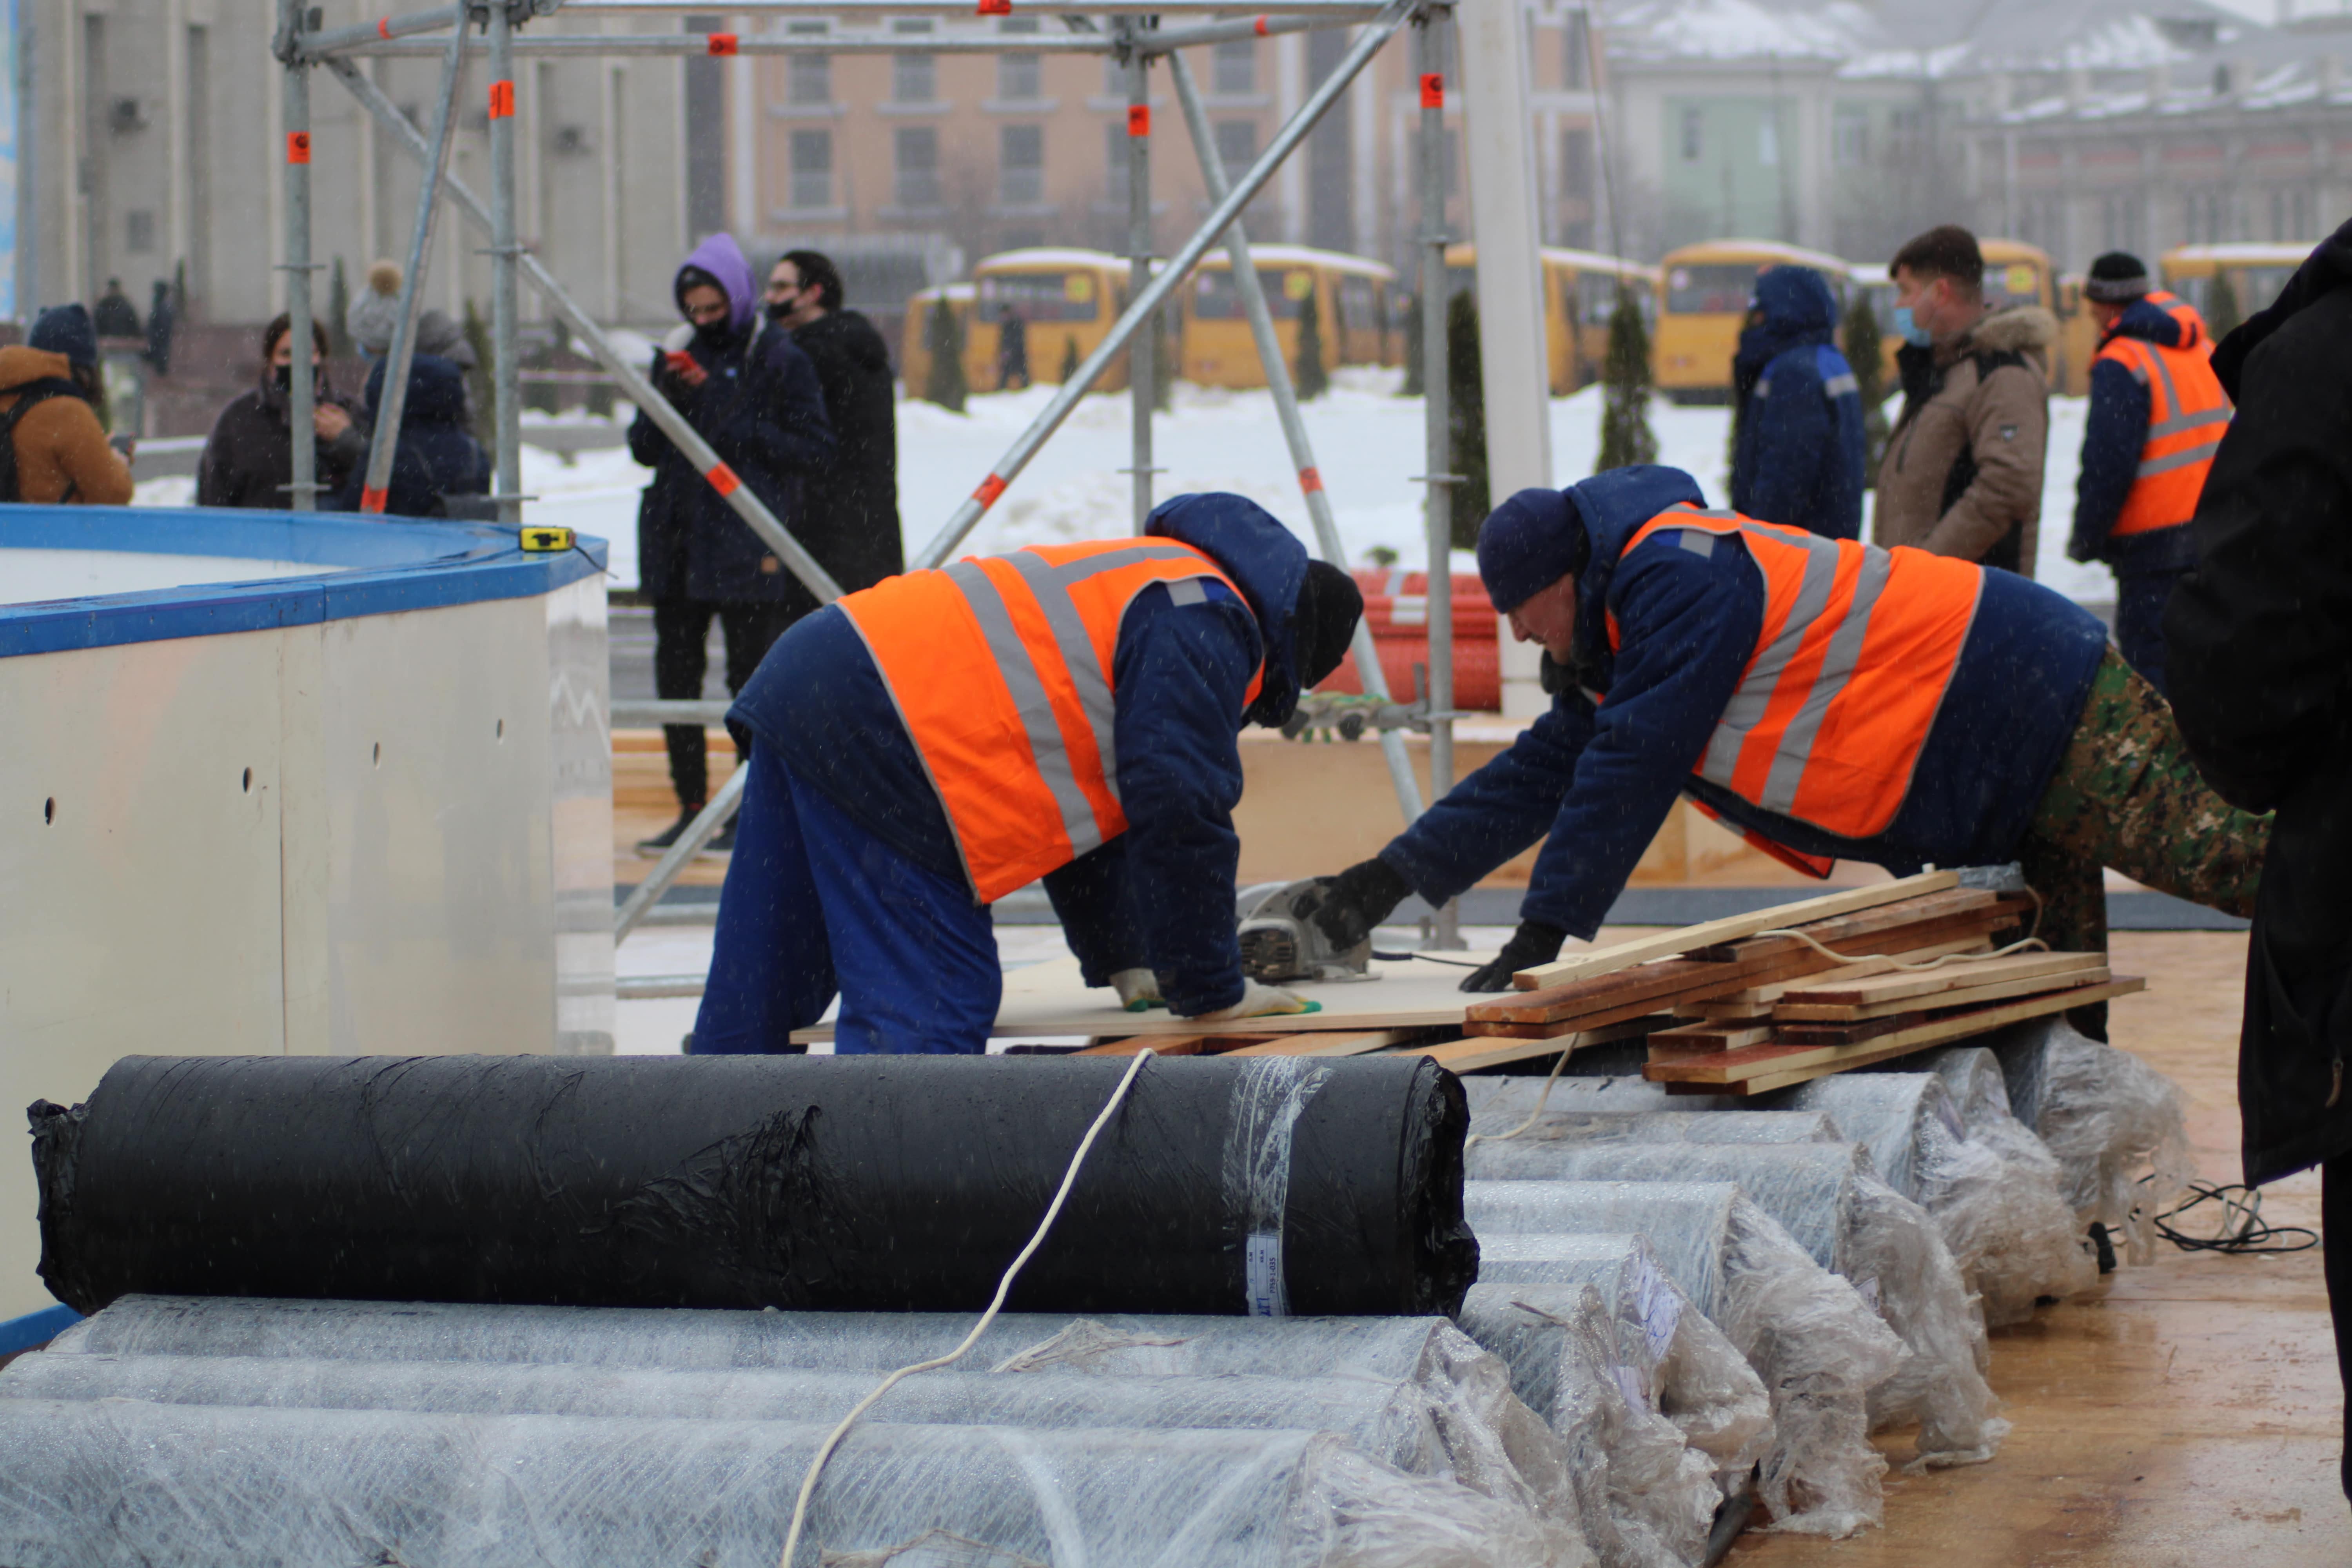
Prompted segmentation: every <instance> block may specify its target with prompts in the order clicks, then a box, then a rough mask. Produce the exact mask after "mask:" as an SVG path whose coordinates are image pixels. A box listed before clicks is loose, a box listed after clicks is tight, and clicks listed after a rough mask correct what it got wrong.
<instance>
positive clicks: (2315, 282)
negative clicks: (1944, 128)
mask: <svg viewBox="0 0 2352 1568" xmlns="http://www.w3.org/2000/svg"><path fill="white" fill-rule="evenodd" d="M2213 374H2214V375H2215V377H2216V378H2217V379H2218V380H2219V381H2220V383H2221V390H2222V391H2223V392H2224V393H2226V394H2228V395H2229V396H2230V397H2231V400H2232V401H2233V402H2235V403H2236V405H2237V407H2238V417H2237V418H2236V419H2234V420H2233V421H2231V425H2230V429H2229V433H2228V434H2227V435H2225V436H2223V437H2221V450H2220V451H2219V452H2217V453H2215V454H2214V457H2213V471H2212V472H2211V473H2210V475H2208V476H2207V478H2206V480H2205V489H2204V493H2203V494H2202V496H2201V497H2200V499H2199V500H2198V503H2197V517H2196V521H2193V522H2192V523H2190V524H2189V527H2190V529H2191V530H2192V531H2194V533H2195V535H2196V563H2195V564H2194V565H2193V566H2191V567H2190V568H2189V572H2188V573H2187V574H2185V575H2184V576H2182V578H2181V579H2180V582H2179V586H2177V587H2176V588H2175V589H2174V590H2173V593H2172V600H2171V603H2170V605H2168V607H2167V608H2166V610H2165V613H2164V640H2165V644H2166V646H2167V647H2168V650H2169V655H2170V658H2171V677H2172V701H2173V712H2174V714H2175V715H2176V717H2177V718H2178V720H2179V724H2180V731H2181V733H2182V735H2184V736H2185V737H2186V738H2187V740H2188V742H2189V750H2190V752H2191V753H2192V754H2193V755H2194V756H2195V757H2196V759H2197V763H2198V766H2199V767H2200V768H2201V769H2202V770H2203V772H2204V774H2205V778H2206V781H2207V782H2208V783H2209V784H2211V785H2212V786H2213V788H2214V789H2215V790H2216V791H2217V792H2218V793H2220V794H2221V796H2222V797H2223V798H2224V799H2226V800H2228V801H2229V802H2231V804H2232V805H2237V806H2240V807H2242V808H2243V809H2245V810H2247V811H2267V812H2271V813H2273V816H2272V818H2271V825H2270V842H2269V846H2268V852H2267V854H2266V855H2265V857H2264V858H2263V868H2262V882H2261V885H2260V887H2259V888H2258V889H2256V891H2255V894H2254V929H2253V931H2252V936H2251V938H2250V940H2249V945H2248V947H2247V950H2246V1002H2245V1016H2244V1022H2243V1025H2242V1029H2241V1032H2240V1035H2239V1045H2238V1052H2239V1055H2238V1107H2239V1114H2240V1116H2241V1117H2242V1122H2243V1125H2242V1148H2243V1151H2244V1161H2245V1171H2244V1176H2245V1181H2246V1184H2247V1185H2249V1186H2253V1185H2257V1184H2262V1183H2264V1182H2272V1181H2276V1180H2277V1179H2278V1178H2280V1177H2281V1176H2285V1175H2290V1174H2292V1173H2294V1172H2297V1171H2302V1170H2305V1169H2308V1168H2309V1167H2310V1166H2313V1165H2317V1166H2318V1167H2319V1180H2320V1226H2319V1228H2320V1234H2321V1237H2322V1242H2323V1245H2324V1246H2325V1247H2326V1279H2327V1300H2328V1307H2329V1310H2330V1311H2331V1312H2332V1313H2333V1314H2334V1316H2335V1320H2336V1369H2337V1373H2338V1375H2339V1376H2340V1377H2341V1378H2342V1380H2343V1383H2344V1385H2345V1387H2346V1388H2347V1390H2352V1084H2347V1082H2346V1081H2345V1079H2346V1077H2347V1072H2346V1065H2345V1064H2346V1062H2347V1060H2348V1059H2352V897H2347V892H2346V889H2347V888H2352V679H2347V672H2352V440H2347V438H2346V432H2347V431H2352V224H2346V225H2345V226H2343V227H2342V228H2339V229H2337V230H2336V233H2335V235H2334V236H2333V237H2330V238H2329V239H2327V240H2326V241H2325V242H2324V243H2322V244H2321V246H2320V247H2319V248H2318V249H2316V250H2315V251H2314V252H2313V253H2312V255H2311V257H2310V258H2309V259H2308V260H2306V261H2305V263H2304V264H2303V267H2302V268H2301V269H2300V270H2298V271H2297V272H2296V273H2295V275H2294V278H2292V279H2289V280H2288V282H2287V285H2286V287H2285V288H2284V289H2282V290H2281V291H2280V293H2279V297H2278V300H2277V301H2276V302H2275V303H2273V305H2271V307H2270V308H2269V309H2268V310H2262V311H2259V312H2257V313H2256V314H2255V315H2254V316H2253V317H2252V319H2251V320H2250V321H2247V322H2246V324H2245V325H2243V326H2242V327H2240V328H2239V329H2238V330H2237V331H2233V332H2231V334H2230V335H2229V336H2228V337H2226V338H2224V339H2222V340H2221V343H2220V345H2219V346H2217V347H2216V348H2215V350H2214V352H2213ZM2341 1480H2342V1484H2343V1487H2344V1490H2345V1492H2346V1494H2347V1496H2352V1405H2347V1455H2346V1458H2345V1460H2344V1462H2343V1465H2342V1468H2341Z"/></svg>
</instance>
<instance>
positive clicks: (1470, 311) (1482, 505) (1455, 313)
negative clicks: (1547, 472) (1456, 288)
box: [1445, 289, 1493, 550]
mask: <svg viewBox="0 0 2352 1568" xmlns="http://www.w3.org/2000/svg"><path fill="white" fill-rule="evenodd" d="M1482 375H1483V373H1482V370H1481V367H1480V355H1479V353H1478V297H1477V295H1475V293H1473V292H1471V291H1470V290H1469V289H1464V290H1463V291H1462V292H1461V293H1459V294H1456V295H1454V298H1453V300H1451V301H1450V302H1449V303H1448V304H1447V305H1446V307H1445V396H1446V411H1447V413H1448V414H1449V415H1450V416H1451V417H1450V418H1449V419H1448V421H1447V428H1448V429H1449V430H1450V432H1451V433H1452V436H1453V446H1454V456H1453V459H1452V461H1453V471H1454V473H1456V474H1459V475H1461V476H1462V477H1461V479H1460V481H1459V482H1458V483H1455V484H1452V485H1449V486H1447V487H1446V493H1447V494H1448V495H1449V496H1451V497H1452V498H1453V502H1454V506H1453V513H1454V548H1456V549H1458V550H1468V549H1471V548H1472V547H1474V546H1475V545H1476V544H1477V542H1478V525H1479V524H1480V523H1482V522H1484V521H1486V513H1487V512H1488V511H1490V510H1493V503H1492V501H1491V500H1489V496H1488V490H1487V479H1486V383H1485V381H1484V380H1483V379H1482Z"/></svg>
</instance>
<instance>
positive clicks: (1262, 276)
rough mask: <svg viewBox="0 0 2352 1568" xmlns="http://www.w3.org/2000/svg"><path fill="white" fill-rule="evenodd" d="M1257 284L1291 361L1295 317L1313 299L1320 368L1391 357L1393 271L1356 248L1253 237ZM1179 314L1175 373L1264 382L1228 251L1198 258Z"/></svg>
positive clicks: (1214, 380) (1214, 382) (1202, 379)
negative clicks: (1350, 251)
mask: <svg viewBox="0 0 2352 1568" xmlns="http://www.w3.org/2000/svg"><path fill="white" fill-rule="evenodd" d="M1250 259H1251V260H1252V261H1253V262H1254V263H1255V264H1256V267H1257V279H1258V287H1259V288H1260V289H1263V290H1264V291H1265V305H1266V310H1267V313H1268V314H1270V315H1272V316H1273V317H1274V335H1275V337H1276V341H1278V342H1280V343H1281V344H1282V354H1283V358H1284V360H1285V361H1286V362H1287V363H1290V364H1291V365H1292V366H1293V367H1294V369H1295V367H1296V366H1297V361H1298V318H1299V312H1300V310H1302V309H1303V308H1304V306H1305V304H1306V302H1307V300H1308V299H1309V298H1312V299H1313V300H1314V301H1315V318H1316V322H1317V327H1316V331H1317V332H1318V334H1319V335H1320V336H1321V338H1322V340H1323V368H1324V369H1325V370H1327V371H1328V370H1337V369H1338V368H1339V366H1341V365H1343V364H1391V363H1395V358H1396V352H1397V351H1396V350H1395V349H1394V348H1392V347H1391V339H1392V338H1393V337H1394V336H1395V334H1394V333H1392V332H1391V331H1389V300H1390V296H1391V293H1392V292H1393V291H1394V290H1395V288H1396V272H1395V270H1394V269H1393V268H1387V267H1383V266H1381V264H1380V263H1379V262H1377V261H1367V260H1365V259H1364V258H1362V257H1360V256H1344V255H1341V254H1340V253H1339V252H1338V251H1336V250H1315V249H1312V248H1309V247H1307V246H1303V245H1254V246H1252V247H1250ZM1183 300H1184V314H1183V323H1182V326H1181V337H1180V341H1179V343H1178V348H1177V354H1178V358H1177V362H1176V363H1177V364H1178V365H1179V366H1180V367H1181V370H1180V372H1179V374H1181V375H1182V376H1183V378H1184V379H1185V380H1186V381H1189V382H1192V384H1195V385H1198V386H1231V387H1249V386H1264V385H1265V366H1264V365H1262V364H1260V363H1258V358H1257V340H1256V339H1255V338H1253V337H1252V336H1251V335H1250V326H1249V318H1248V317H1247V316H1245V315H1244V314H1243V312H1242V301H1241V294H1240V291H1239V290H1238V289H1235V288H1234V264H1233V260H1232V258H1229V257H1226V256H1223V255H1218V256H1212V257H1210V258H1207V259H1205V260H1203V261H1202V263H1201V265H1200V267H1199V268H1197V269H1196V270H1195V271H1194V272H1193V274H1192V279H1191V281H1189V282H1188V283H1187V284H1186V285H1185V286H1184V289H1183Z"/></svg>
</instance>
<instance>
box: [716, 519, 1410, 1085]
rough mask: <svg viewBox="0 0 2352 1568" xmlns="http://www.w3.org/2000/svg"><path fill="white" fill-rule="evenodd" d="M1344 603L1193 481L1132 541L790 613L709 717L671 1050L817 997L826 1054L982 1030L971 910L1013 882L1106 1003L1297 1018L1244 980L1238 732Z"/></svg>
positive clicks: (916, 1048) (936, 1045)
mask: <svg viewBox="0 0 2352 1568" xmlns="http://www.w3.org/2000/svg"><path fill="white" fill-rule="evenodd" d="M1362 605H1363V600H1362V597H1361V595H1360V594H1359V593H1358V592H1357V590H1356V587H1355V584H1354V583H1353V582H1352V581H1351V580H1350V579H1349V576H1348V574H1346V573H1344V572H1342V571H1339V569H1338V568H1336V567H1333V566H1330V565H1328V564H1327V563H1322V562H1318V561H1309V560H1308V559H1307V552H1306V551H1305V550H1304V549H1302V548H1301V547H1300V545H1299V543H1298V542H1297V540H1296V539H1295V538H1293V537H1292V536H1291V534H1290V533H1289V532H1288V531H1286V529H1284V528H1283V526H1282V525H1281V524H1280V523H1279V522H1276V521H1275V520H1274V519H1273V518H1272V517H1270V516H1269V515H1267V514H1266V512H1265V510H1263V509H1261V508H1259V507H1258V506H1256V505H1255V504H1254V503H1253V502H1251V501H1248V500H1244V499H1243V498H1241V497H1239V496H1233V495H1192V496H1179V497H1177V498H1175V499H1174V500H1170V501H1167V502H1164V503H1163V504H1162V505H1161V506H1160V508H1159V509H1158V510H1155V511H1154V512H1153V513H1152V514H1151V518H1150V523H1149V525H1148V528H1147V530H1146V533H1145V537H1143V538H1141V539H1135V540H1118V541H1109V542H1102V543H1099V544H1089V545H1076V546H1070V545H1063V546H1052V547H1037V548H1032V549H1029V550H1023V551H1016V552H1013V554H1012V555H1010V556H1000V557H994V558H989V559H966V560H964V561H961V562H958V563H955V564H954V565H952V566H950V567H948V568H947V569H946V570H944V571H923V572H910V573H907V574H903V575H901V576H898V577H894V578H890V579H887V580H886V581H885V582H883V583H880V584H877V585H876V586H874V587H872V588H867V589H865V590H863V591H861V592H859V593H856V594H851V595H845V596H844V597H843V598H842V599H841V600H840V601H839V602H838V603H836V604H835V605H830V606H828V607H826V608H825V609H824V610H823V611H822V612H820V613H819V614H817V615H814V616H810V617H808V618H807V619H805V620H803V621H801V622H799V623H798V624H797V625H795V626H793V628H792V629H791V630H790V631H788V632H787V633H785V634H784V636H783V637H782V639H781V640H780V641H779V642H778V643H777V644H776V646H775V647H774V648H773V649H772V651H771V652H770V653H769V655H768V657H767V658H766V660H765V661H764V662H762V663H761V666H760V669H759V672H758V673H757V674H756V675H755V676H753V677H752V679H751V683H750V684H749V685H748V686H746V687H745V688H744V689H743V692H742V695H741V696H740V698H739V699H738V700H737V701H736V703H735V706H734V709H733V710H731V711H730V714H729V715H728V723H729V726H730V728H731V729H732V730H733V731H735V734H736V736H737V738H738V740H739V741H740V742H745V743H747V744H748V746H749V748H750V752H751V761H750V764H749V765H750V767H751V779H750V781H749V784H748V786H747V788H746V790H745V794H744V800H743V807H742V810H741V812H740V814H739V815H738V818H737V820H738V822H739V823H740V832H739V835H738V837H737V841H736V850H735V857H734V859H733V861H732V863H731V864H730V866H729V868H728V872H727V884H726V887H725V888H724V889H723V890H722V891H721V894H720V898H719V932H718V940H717V944H716V946H715V948H714V950H713V952H712V955H711V963H710V978H709V985H708V987H707V988H706V989H705V991H704V993H703V1000H702V1010H701V1013H700V1015H699V1016H698V1019H697V1021H696V1024H695V1031H694V1036H693V1042H692V1049H693V1050H694V1051H695V1052H696V1053H697V1054H714V1053H717V1054H733V1053H742V1052H781V1051H785V1050H789V1049H792V1048H793V1047H791V1046H790V1045H789V1043H788V1037H789V1036H790V1033H791V1031H792V1030H793V1029H796V1028H801V1027H804V1026H808V1025H811V1024H814V1023H815V1022H816V1021H817V1020H818V1019H819V1018H820V1017H821V1016H823V1015H824V1010H825V1008H826V1006H827V1005H830V1003H831V1002H832V1000H833V998H834V997H835V994H839V995H840V997H841V999H842V1008H841V1018H840V1022H839V1025H838V1029H837V1033H836V1035H835V1049H836V1050H839V1051H843V1052H851V1053H860V1052H877V1051H882V1052H958V1053H974V1052H978V1051H980V1050H981V1049H982V1048H983V1047H985V1045H986V1043H987V1038H988V1032H989V1027H990V1026H991V1025H992V1023H993V1022H994V1020H995V1017H996V1009H997V1004H998V1002H999V1000H1000V999H1001V997H1002V994H1003V973H1002V971H1001V969H1000V967H999V965H998V962H997V956H996V942H995V937H994V934H993V932H992V929H991V924H990V916H989V910H988V904H989V902H990V901H992V900H994V899H996V898H998V897H1001V896H1002V895H1003V893H1004V892H1007V891H1010V890H1012V889H1013V888H1014V887H1018V886H1021V885H1024V884H1025V883H1026V882H1027V881H1028V880H1029V879H1033V878H1037V879H1042V880H1043V882H1044V884H1045V893H1046V896H1047V897H1048V898H1049V899H1050V900H1052V902H1053V905H1054V909H1055V913H1056V914H1057V915H1058V916H1059V917H1060V919H1061V921H1062V927H1063V932H1064V935H1065V936H1066V938H1067V940H1068V942H1069V944H1070V948H1071V950H1072V952H1075V953H1076V956H1077V959H1078V962H1079V966H1080V968H1081V970H1082V971H1083V972H1084V973H1085V977H1086V981H1087V984H1089V985H1108V986H1111V987H1113V988H1114V989H1115V990H1116V991H1117V992H1118V996H1119V998H1120V1000H1121V1001H1122V1002H1124V1003H1127V1004H1129V1005H1148V1004H1150V1003H1153V1002H1157V1001H1160V1000H1163V999H1164V1000H1165V1001H1166V1003H1167V1005H1169V1007H1170V1008H1171V1010H1172V1011H1173V1012H1174V1013H1176V1014H1177V1015H1178V1016H1183V1017H1192V1018H1202V1019H1205V1020H1212V1021H1223V1020H1226V1019H1232V1018H1243V1017H1255V1016H1262V1015H1265V1014H1269V1013H1283V1012H1298V1011H1302V1010H1303V1009H1304V1006H1305V1004H1303V1003H1302V1002H1301V1001H1299V999H1298V998H1297V997H1296V996H1294V995H1292V994H1290V993H1288V992H1286V991H1282V990H1279V989H1276V988H1273V987H1269V986H1265V985H1261V984H1258V983H1257V982H1255V981H1253V980H1249V979H1247V978H1245V977H1244V974H1243V973H1242V967H1241V952H1240V947H1239V943H1238V942H1237V940H1236V936H1235V931H1234V868H1235V866H1236V864H1237V863H1238V860H1239V857H1240V841H1239V839H1238V838H1236V837H1235V836H1234V829H1233V823H1232V812H1233V808H1234V803H1235V802H1236V801H1238V800H1239V799H1240V798H1241V793H1242V765H1241V755H1240V751H1239V748H1238V746H1237V744H1236V738H1237V737H1238V735H1239V733H1240V731H1241V729H1242V727H1243V726H1244V724H1249V723H1261V724H1276V725H1278V724H1280V723H1281V722H1282V721H1284V720H1285V719H1286V718H1287V717H1288V716H1289V714H1290V712H1291V711H1292V710H1293V709H1294V708H1295V707H1296V706H1297V701H1298V694H1299V692H1300V690H1301V689H1303V688H1305V687H1307V686H1312V685H1313V684H1314V683H1315V682H1317V681H1318V680H1320V679H1323V678H1324V677H1325V676H1327V675H1328V674H1329V673H1330V672H1331V671H1332V670H1333V669H1335V668H1338V667H1339V660H1340V659H1341V658H1343V657H1344V656H1345V654H1346V652H1347V647H1348V639H1349V637H1350V636H1351V635H1352V634H1353V632H1354V630H1355V625H1356V620H1357V617H1358V616H1359V615H1360V613H1361V610H1362ZM1106 649H1108V663H1107V665H1106V663H1105V650H1106ZM1023 801H1034V803H1035V807H1036V808H1035V809H1031V810H1027V811H1026V813H1025V815H1024V808H1023V807H1022V806H1021V805H1019V803H1021V802H1023Z"/></svg>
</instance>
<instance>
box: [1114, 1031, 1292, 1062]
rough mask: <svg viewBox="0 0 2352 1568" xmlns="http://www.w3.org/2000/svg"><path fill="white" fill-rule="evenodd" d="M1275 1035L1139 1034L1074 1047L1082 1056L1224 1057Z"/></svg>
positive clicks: (1261, 1043) (1259, 1043) (1263, 1041)
mask: <svg viewBox="0 0 2352 1568" xmlns="http://www.w3.org/2000/svg"><path fill="white" fill-rule="evenodd" d="M1274 1038H1275V1037H1274V1036H1272V1035H1137V1036H1129V1037H1128V1038H1126V1039H1124V1040H1105V1041H1103V1042H1102V1043H1101V1044H1100V1045H1097V1046H1088V1047H1086V1048H1085V1049H1083V1050H1078V1051H1073V1052H1072V1053H1070V1054H1071V1055H1073V1056H1080V1057H1131V1056H1137V1055H1139V1054H1140V1053H1142V1052H1144V1051H1150V1053H1151V1054H1152V1055H1154V1056H1160V1057H1221V1056H1223V1055H1224V1054H1225V1053H1226V1052H1228V1051H1237V1050H1240V1049H1241V1048H1242V1047H1244V1046H1257V1045H1263V1044H1265V1042H1266V1041H1268V1040H1271V1039H1274Z"/></svg>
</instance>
